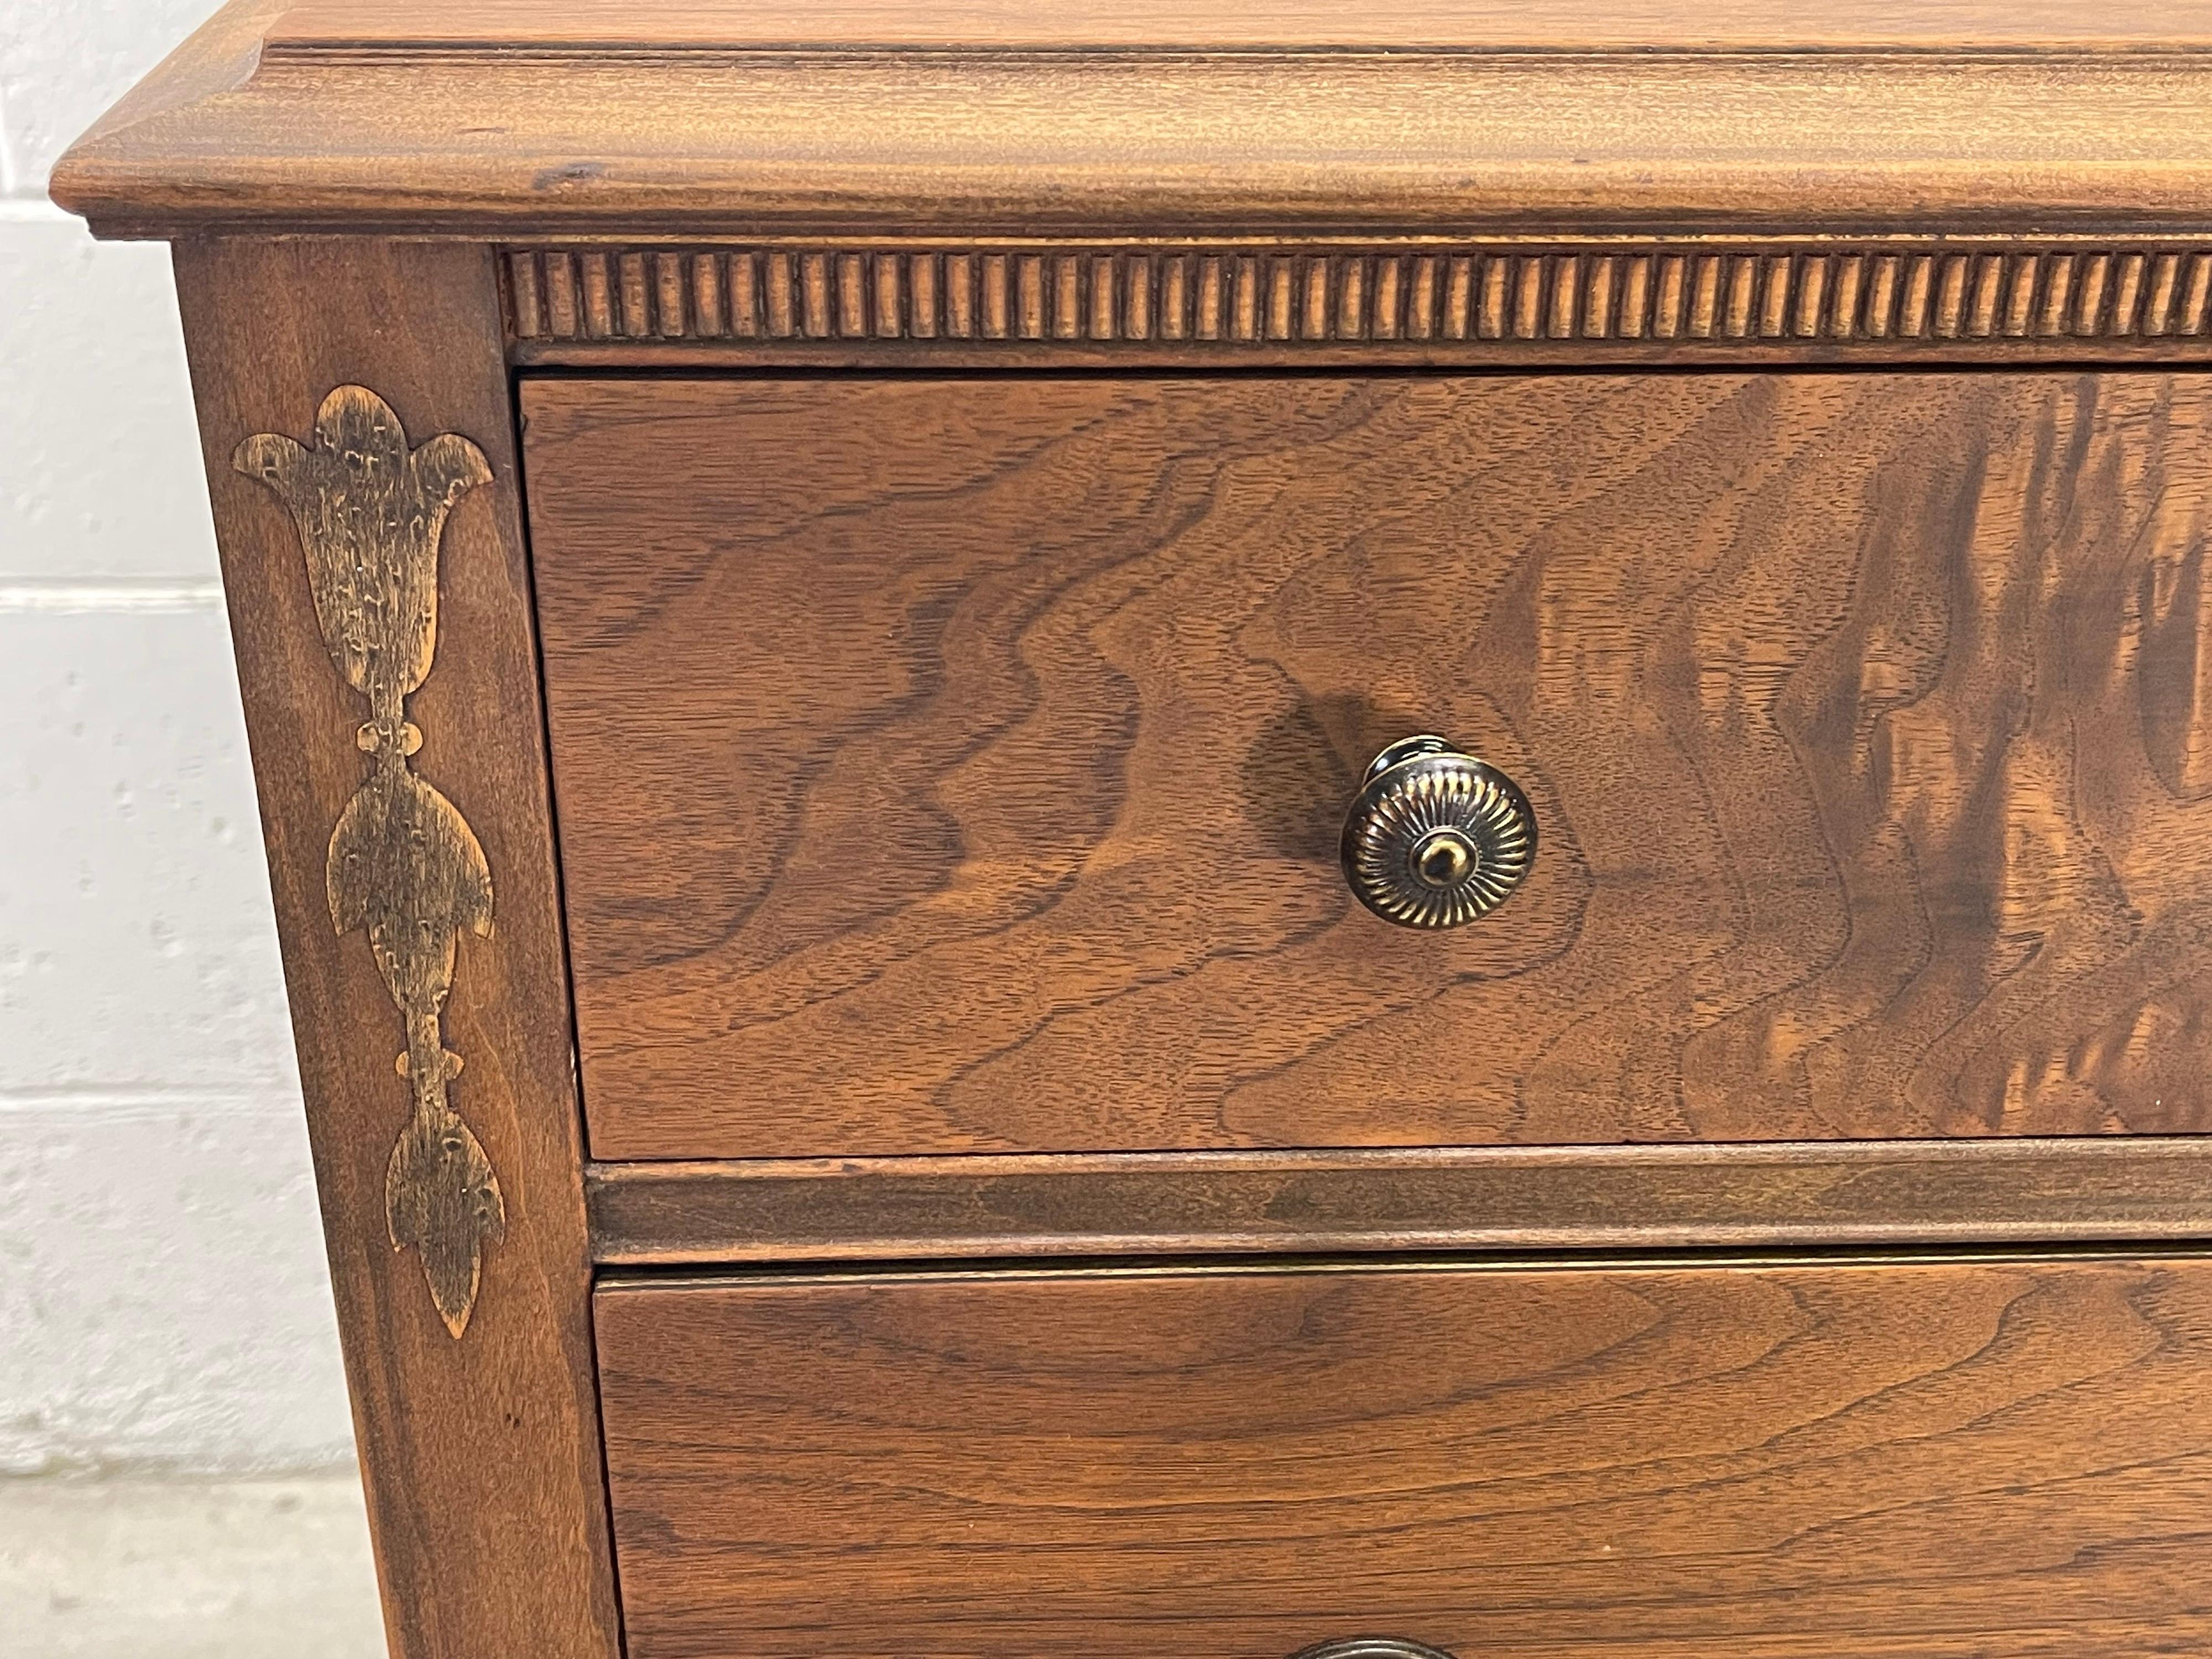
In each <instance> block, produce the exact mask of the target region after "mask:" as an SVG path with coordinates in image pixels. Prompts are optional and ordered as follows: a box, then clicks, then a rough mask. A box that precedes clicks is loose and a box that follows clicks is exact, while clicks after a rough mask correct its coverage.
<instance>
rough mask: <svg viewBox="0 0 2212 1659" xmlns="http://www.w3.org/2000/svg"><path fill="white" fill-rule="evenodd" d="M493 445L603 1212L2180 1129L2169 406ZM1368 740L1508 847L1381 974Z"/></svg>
mask: <svg viewBox="0 0 2212 1659" xmlns="http://www.w3.org/2000/svg"><path fill="white" fill-rule="evenodd" d="M524 407H525V410H526V416H527V418H528V422H529V439H528V447H529V451H530V465H531V469H532V498H533V499H532V515H533V525H534V534H535V537H536V546H537V553H538V564H537V570H538V595H539V601H540V606H541V614H542V623H543V628H544V651H545V666H546V674H547V682H548V684H547V691H548V708H549V716H550V721H551V730H552V736H553V744H554V754H555V781H556V788H557V790H558V793H559V796H560V800H561V805H562V811H561V821H562V831H563V842H564V861H565V863H564V867H565V877H566V884H567V893H568V915H569V920H570V925H571V929H572V948H573V950H574V960H575V986H574V994H575V1003H576V1010H577V1016H578V1021H579V1041H580V1050H581V1060H582V1065H583V1071H584V1079H585V1085H586V1102H587V1111H588V1115H589V1120H590V1133H591V1140H592V1148H593V1151H594V1153H595V1155H596V1156H598V1157H600V1158H616V1159H620V1158H760V1157H780V1156H796V1157H805V1156H812V1155H823V1156H829V1155H848V1156H857V1155H866V1154H896V1153H915V1152H993V1151H1006V1152H1043V1151H1085V1150H1146V1149H1172V1148H1205V1147H1237V1146H1288V1147H1300V1146H1307V1147H1328V1146H1423V1145H1437V1146H1467V1145H1483V1144H1498V1143H1522V1144H1541V1143H1574V1142H1614V1141H1667V1140H1745V1139H1754V1140H1755V1139H1831V1138H1879V1137H1906V1138H1913V1137H1922V1136H1951V1135H1963V1136H1975V1135H2052V1134H2096V1133H2113V1132H2132V1133H2197V1132H2201V1131H2203V1129H2205V1128H2206V1127H2208V1114H2209V1113H2212V1100H2208V1097H2207V1091H2206V1087H2205V1084H2204V1081H2203V1079H2205V1077H2206V1076H2207V1075H2208V1067H2212V1022H2209V1021H2208V1000H2207V999H2208V992H2212V980H2208V974H2212V956H2208V954H2207V951H2206V947H2205V942H2204V941H2205V928H2206V927H2207V924H2208V921H2212V915H2208V911H2207V908H2206V906H2207V902H2208V901H2207V899H2206V897H2205V895H2206V893H2207V891H2208V888H2207V885H2206V875H2207V872H2208V862H2212V854H2208V852H2207V851H2206V849H2207V848H2212V793H2208V788H2207V787H2206V784H2205V782H2204V781H2203V777H2202V776H2200V774H2201V773H2203V771H2204V768H2203V765H2202V763H2201V758H2200V757H2202V755H2203V753H2204V752H2205V749H2206V744H2207V742H2208V738H2207V735H2206V730H2205V726H2204V724H2203V712H2202V711H2203V709H2204V708H2207V707H2208V706H2212V694H2208V692H2207V691H2206V690H2204V687H2205V686H2206V685H2207V684H2208V681H2207V676H2208V675H2212V652H2208V651H2207V650H2206V649H2205V648H2203V646H2202V644H2201V643H2200V642H2201V641H2203V640H2204V639H2205V637H2206V630H2207V629H2208V628H2212V610H2208V608H2207V605H2208V601H2207V600H2206V599H2205V597H2204V593H2203V583H2202V582H2201V581H2200V580H2199V578H2198V574H2197V571H2198V567H2199V566H2200V565H2201V563H2202V562H2203V558H2204V556H2205V549H2206V546H2207V532H2208V526H2207V523H2206V514H2207V512H2208V501H2212V449H2208V446H2207V442H2206V436H2207V434H2206V427H2207V422H2208V420H2212V388H2208V386H2206V384H2205V383H2204V382H2203V381H2202V380H2198V379H2196V378H2194V377H2187V376H2171V375H2136V374H2103V375H2083V374H2074V375H2067V374H2049V375H2027V374H2020V375H2014V374H2002V375H1999V374H1988V375H1917V376H1916V375H1875V374H1862V375H1786V376H1785V375H1762V376H1752V377H1746V376H1734V375H1705V376H1664V377H1662V376H1653V377H1644V378H1615V377H1606V376H1595V375H1590V376H1565V377H1558V378H1550V379H1542V378H1537V379H1522V380H1509V379H1451V378H1414V377H1407V378H1397V379H1340V380H1318V379H1315V380H1299V379H1266V380H1261V379H1251V380H1129V381H1121V382H1114V381H1104V380H963V381H950V380H918V381H875V382H868V381H846V382H838V381H818V382H799V381H793V382H777V381H772V380H750V381H746V380H736V381H726V382H703V381H702V382H681V381H667V380H659V381H649V382H621V381H611V380H602V381H588V382H587V381H562V380H535V381H532V382H528V383H526V386H525V388H524ZM1424 731H1434V732H1441V733H1443V734H1444V735H1446V736H1447V737H1449V738H1452V739H1454V740H1455V741H1456V742H1458V743H1460V744H1462V745H1463V746H1464V747H1466V748H1468V750H1471V751H1472V752H1474V753H1478V754H1480V755H1483V756H1484V757H1486V758H1487V759H1489V760H1490V761H1491V762H1492V763H1495V764H1497V765H1498V766H1499V767H1501V768H1502V769H1504V770H1505V771H1506V772H1507V773H1508V774H1509V775H1512V776H1513V777H1515V778H1516V780H1517V781H1519V782H1520V784H1521V786H1522V787H1523V788H1524V789H1525V790H1526V791H1527V792H1528V795H1529V798H1530V799H1531V801H1532V802H1533V804H1534V808H1535V811H1536V816H1537V819H1538V822H1539V823H1540V825H1541V835H1542V837H1543V840H1542V847H1543V852H1542V854H1541V856H1540V857H1539V858H1538V860H1536V865H1535V867H1534V872H1532V874H1531V875H1530V877H1529V878H1528V882H1527V883H1526V884H1524V886H1523V887H1522V890H1520V891H1519V892H1517V893H1516V895H1515V896H1514V897H1513V898H1512V899H1511V901H1510V902H1509V903H1508V904H1507V905H1506V906H1504V908H1501V909H1500V910H1499V911H1498V913H1497V914H1496V915H1494V916H1492V917H1491V918H1488V919H1486V921H1484V922H1482V923H1480V924H1477V925H1475V926H1473V927H1468V928H1464V929H1460V930H1457V931H1455V932H1452V933H1443V934H1440V935H1436V936H1432V937H1426V938H1421V937H1415V936H1413V935H1409V934H1407V933H1403V932H1401V931H1399V930H1394V929H1390V928H1388V927H1384V926H1383V925H1382V924H1380V923H1378V922H1376V921H1374V920H1373V919H1372V918H1370V917H1368V916H1367V915H1365V914H1364V912H1362V911H1360V910H1358V908H1357V907H1356V905H1355V904H1354V903H1353V902H1352V899H1351V897H1350V896H1349V895H1348V893H1347V892H1346V888H1345V886H1344V884H1343V880H1342V878H1341V876H1340V872H1339V871H1338V868H1337V866H1336V862H1335V848H1336V835H1337V829H1338V824H1339V822H1340V815H1341V813H1342V811H1343V810H1344V805H1345V803H1346V800H1347V799H1349V797H1350V795H1351V793H1352V787H1353V782H1354V780H1355V778H1356V777H1357V775H1358V769H1359V768H1360V767H1361V766H1363V765H1364V763H1365V762H1366V760H1367V759H1368V758H1369V757H1371V756H1372V755H1373V754H1374V753H1375V752H1376V750H1379V749H1380V748H1381V747H1382V746H1383V744H1385V743H1387V742H1389V741H1391V740H1393V739H1395V738H1399V737H1402V736H1405V735H1407V734H1408V733H1412V732H1424Z"/></svg>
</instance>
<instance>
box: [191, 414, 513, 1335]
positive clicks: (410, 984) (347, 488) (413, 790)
mask: <svg viewBox="0 0 2212 1659" xmlns="http://www.w3.org/2000/svg"><path fill="white" fill-rule="evenodd" d="M232 465H233V466H234V468H235V469H236V470H237V471H240V472H241V473H243V474H244V475H245V476H246V477H249V478H252V479H253V480H254V481H255V482H256V483H262V484H265V485H267V486H268V488H269V489H270V490H272V491H274V492H275V494H276V495H277V496H278V497H279V499H281V500H282V501H283V503H284V505H285V506H286V507H289V508H290V509H291V513H292V518H293V522H294V524H295V526H296V527H297V529H298V531H299V533H300V542H301V548H302V550H304V552H305V554H306V556H307V581H308V586H309V588H310V589H311V590H312V592H313V596H314V602H315V620H316V623H317V624H318V625H319V628H320V629H321V631H322V635H323V641H324V643H325V645H326V646H327V647H329V649H330V653H331V661H332V662H333V663H334V664H335V665H337V671H338V672H339V673H340V674H341V675H342V676H343V677H344V679H345V681H346V683H347V684H349V685H350V686H352V687H353V689H354V690H356V691H358V692H360V693H361V694H362V696H363V697H365V698H367V699H368V708H369V719H368V720H367V721H366V722H364V723H363V724H362V726H361V727H360V729H359V730H358V731H357V732H355V733H354V741H355V744H356V746H357V747H358V748H360V749H361V750H362V752H363V753H364V754H366V755H367V756H368V757H369V772H368V777H367V778H366V779H364V780H363V781H362V785H361V787H360V788H359V789H357V790H356V792H355V793H354V795H353V798H352V799H350V800H349V801H347V803H346V805H345V810H344V811H343V812H342V813H340V814H339V817H338V821H337V826H336V828H335V829H332V830H331V843H330V851H329V855H328V860H327V864H326V867H325V882H326V884H327V887H328V891H329V896H330V907H331V921H332V922H333V923H334V924H335V925H336V926H337V930H338V932H339V933H351V932H354V931H355V930H356V929H359V930H361V931H362V932H364V933H367V934H368V943H369V947H370V950H371V951H372V953H373V954H374V957H375V960H376V968H377V972H378V974H379V975H380V976H381V977H382V978H383V981H384V984H385V988H386V990H388V991H389V992H390V993H391V994H392V1003H393V1005H394V1006H396V1007H397V1008H398V1010H399V1015H400V1019H401V1022H402V1024H404V1027H405V1030H406V1042H407V1046H406V1049H405V1051H404V1053H402V1054H400V1056H399V1058H398V1072H399V1075H400V1076H401V1077H402V1078H404V1079H406V1080H407V1086H408V1091H409V1094H410V1097H411V1098H412V1102H413V1109H412V1111H411V1113H410V1115H409V1117H408V1120H407V1122H406V1124H405V1126H404V1127H403V1128H402V1129H401V1131H400V1133H399V1138H398V1141H397V1142H396V1143H395V1144H394V1145H393V1146H392V1156H391V1159H390V1161H389V1163H388V1164H386V1170H385V1214H386V1225H387V1227H388V1228H389V1230H390V1232H391V1236H392V1248H393V1249H410V1248H411V1249H414V1250H415V1252H416V1255H418V1256H419V1257H420V1258H421V1261H422V1273H423V1277H424V1278H425V1279H427V1280H428V1284H429V1287H430V1297H431V1300H432V1301H433V1302H434V1303H435V1304H436V1306H437V1309H438V1314H439V1316H440V1318H441V1319H442V1320H443V1321H444V1322H445V1325H446V1328H447V1330H448V1331H450V1332H451V1333H452V1334H453V1337H454V1339H455V1340H459V1338H460V1336H461V1335H462V1334H463V1333H464V1332H465V1331H466V1330H467V1329H468V1324H469V1316H470V1314H471V1312H472V1311H473V1310H474V1309H475V1307H476V1300H477V1286H478V1285H479V1283H480V1281H481V1279H482V1276H483V1249H484V1246H485V1245H486V1244H487V1243H491V1242H494V1241H495V1240H497V1239H498V1238H500V1237H501V1236H502V1235H503V1234H504V1233H505V1231H506V1228H507V1209H506V1204H505V1200H503V1199H502V1198H501V1194H500V1188H499V1178H498V1176H496V1175H495V1174H494V1173H493V1170H492V1167H491V1162H490V1160H489V1158H487V1157H486V1156H485V1154H484V1150H483V1146H481V1145H480V1144H478V1142H477V1138H476V1135H475V1133H474V1132H472V1131H471V1129H470V1127H469V1126H468V1125H467V1124H466V1123H465V1122H464V1121H462V1120H461V1117H460V1115H459V1113H457V1112H456V1111H455V1110H454V1109H453V1103H452V1101H451V1099H450V1098H449V1097H448V1094H447V1090H448V1087H449V1085H450V1084H451V1083H452V1080H453V1079H454V1078H455V1077H457V1076H458V1075H459V1073H460V1070H461V1057H460V1056H459V1054H454V1053H453V1052H452V1051H451V1050H450V1049H448V1048H447V1047H446V1045H445V1036H444V1011H445V1006H446V999H447V995H448V994H450V993H451V991H452V989H453V959H454V956H455V951H456V945H457V944H458V941H459V936H460V934H461V933H462V932H463V931H464V930H466V931H468V932H471V933H478V934H488V933H490V932H491V912H492V892H491V869H490V866H489V865H488V864H487V863H486V862H485V860H484V853H483V846H482V845H481V844H480V843H479V842H477V837H476V832H475V831H474V830H472V829H470V828H469V825H468V821H467V820H466V819H465V818H464V817H462V816H461V814H460V811H459V808H458V807H456V806H455V805H453V802H451V801H450V800H447V799H446V797H445V796H444V795H442V794H441V793H439V792H438V791H437V790H436V789H435V788H434V787H432V786H431V785H430V784H429V783H428V781H426V780H424V779H423V778H422V776H421V775H419V774H418V773H416V771H415V770H414V769H413V768H412V767H411V766H410V763H409V762H410V757H412V756H413V755H414V754H415V753H416V751H417V750H420V749H421V748H422V732H421V730H420V729H419V728H418V727H416V726H415V725H414V724H413V723H412V722H410V720H408V718H407V713H408V710H407V698H408V697H409V696H410V695H411V694H412V693H413V692H414V691H415V690H416V689H417V688H418V687H420V686H421V685H422V682H423V681H424V680H425V679H427V678H428V677H429V673H430V666H431V662H432V660H433V658H434V656H435V653H436V650H437V644H438V542H439V538H440V537H441V533H442V532H443V531H444V528H445V523H446V516H447V513H449V512H450V511H451V510H452V508H453V504H454V503H455V502H456V501H459V499H460V498H461V496H462V495H464V494H465V493H466V492H467V491H468V490H470V489H474V488H475V487H476V486H477V485H478V484H484V483H490V482H491V477H492V472H491V467H490V465H489V463H488V462H486V460H485V459H484V456H483V451H482V450H480V449H478V448H477V447H476V445H474V444H472V443H471V442H470V441H468V440H467V439H465V438H464V437H461V436H459V435H458V434H455V433H451V432H446V433H441V434H440V435H438V436H436V437H435V438H432V439H430V440H429V441H428V442H426V443H424V444H423V445H422V447H421V448H419V449H414V450H410V449H409V447H408V445H407V434H406V432H405V430H404V428H402V427H401V425H400V422H399V417H398V416H397V415H395V414H394V413H393V412H392V408H391V406H390V405H389V404H386V402H385V401H384V399H383V398H380V397H378V396H377V395H376V393H374V392H371V391H370V390H368V387H366V386H339V387H337V389H336V390H334V391H333V392H331V393H330V395H329V396H328V397H326V398H324V399H323V402H322V406H321V407H320V408H319V410H316V412H315V447H314V448H313V449H308V448H307V447H303V446H302V445H301V444H300V443H298V442H296V441H295V440H293V439H292V438H290V437H288V436H287V435H284V434H283V433H278V432H264V433H258V434H256V435H254V436H252V437H250V438H248V439H246V441H244V442H243V443H241V444H240V445H239V447H238V449H237V452H236V453H235V454H234V457H233V458H232Z"/></svg>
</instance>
